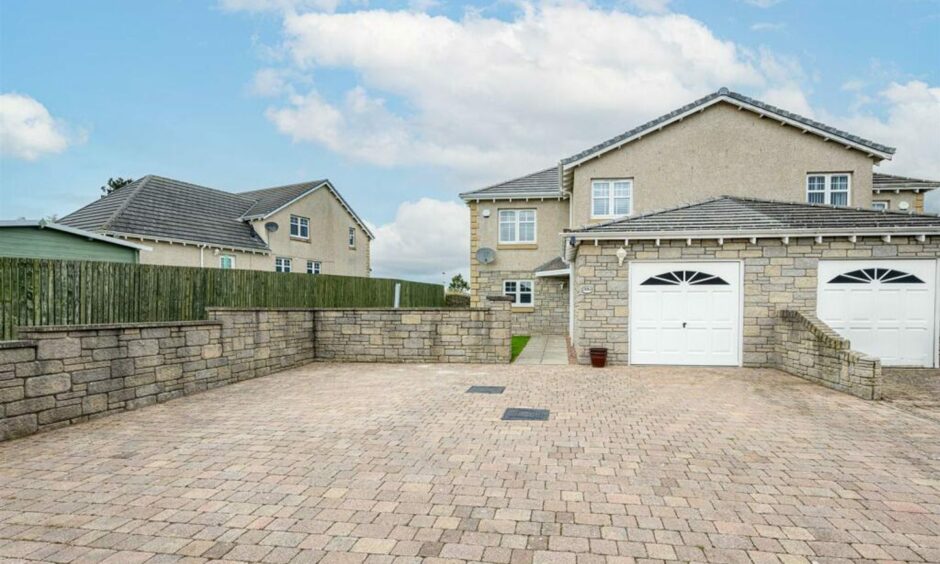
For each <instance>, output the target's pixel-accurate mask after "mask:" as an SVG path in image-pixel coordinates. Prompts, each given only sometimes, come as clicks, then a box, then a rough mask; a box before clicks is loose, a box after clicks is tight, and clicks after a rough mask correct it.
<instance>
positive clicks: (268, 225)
mask: <svg viewBox="0 0 940 564" xmlns="http://www.w3.org/2000/svg"><path fill="white" fill-rule="evenodd" d="M264 229H265V231H268V232H270V233H274V232H275V231H277V223H275V222H273V221H269V222H267V223H265V224H264Z"/></svg>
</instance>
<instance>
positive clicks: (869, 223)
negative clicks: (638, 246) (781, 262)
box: [572, 196, 940, 238]
mask: <svg viewBox="0 0 940 564" xmlns="http://www.w3.org/2000/svg"><path fill="white" fill-rule="evenodd" d="M851 231H856V232H857V234H859V235H861V234H864V233H879V234H880V233H892V232H898V231H903V232H908V233H921V232H929V233H940V217H937V216H935V215H924V214H909V213H900V212H889V211H875V210H863V209H858V208H844V207H837V206H829V205H822V204H803V203H793V202H778V201H773V200H758V199H752V198H738V197H733V196H721V197H719V198H712V199H709V200H705V201H703V202H699V203H695V204H688V205H685V206H680V207H676V208H671V209H668V210H664V211H657V212H652V213H647V214H643V215H638V216H634V217H628V218H624V219H620V220H615V221H609V222H606V223H602V224H599V225H594V226H590V227H585V228H582V229H575V230H572V233H574V234H575V235H579V234H583V235H584V236H585V238H591V237H592V236H599V235H601V236H603V235H617V236H618V237H620V236H626V235H629V236H631V237H638V236H643V235H650V234H660V233H661V234H666V235H673V236H685V235H691V234H698V235H705V234H712V235H713V236H718V235H722V236H733V235H741V236H745V235H750V234H755V233H779V234H781V235H786V234H793V233H813V234H821V233H824V232H851Z"/></svg>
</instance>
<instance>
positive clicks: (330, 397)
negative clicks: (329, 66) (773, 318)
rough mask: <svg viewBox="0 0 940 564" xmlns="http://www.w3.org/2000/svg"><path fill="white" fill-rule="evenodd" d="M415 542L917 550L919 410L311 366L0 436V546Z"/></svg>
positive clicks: (163, 549)
mask: <svg viewBox="0 0 940 564" xmlns="http://www.w3.org/2000/svg"><path fill="white" fill-rule="evenodd" d="M472 384H484V385H501V386H506V392H505V393H504V394H502V395H483V394H480V395H471V394H465V393H464V390H465V389H466V388H467V387H468V386H470V385H472ZM510 406H514V407H541V408H548V409H550V410H551V419H550V420H549V421H547V422H525V421H522V422H519V421H513V422H507V421H501V420H500V415H501V414H502V412H503V409H504V408H506V407H510ZM422 558H424V559H425V561H427V562H434V561H438V559H447V560H451V561H460V560H468V561H477V560H483V561H489V562H530V561H534V562H572V563H573V562H578V563H589V562H603V561H608V562H631V561H634V559H635V560H636V561H638V562H639V561H643V560H644V559H652V560H684V561H712V562H749V561H753V562H777V561H782V562H810V561H815V562H847V561H858V560H864V559H872V560H884V561H888V560H895V561H898V560H901V561H932V562H938V561H940V425H938V423H937V422H936V421H932V420H930V419H927V418H921V417H918V416H916V415H915V414H912V413H910V412H907V411H904V410H901V409H897V408H895V407H892V406H891V405H890V404H889V403H881V404H879V403H871V402H864V401H862V400H858V399H855V398H853V397H850V396H847V395H843V394H839V393H836V392H832V391H829V390H826V389H823V388H820V387H817V386H815V385H812V384H809V383H805V382H803V381H801V380H798V379H796V378H792V377H790V376H786V375H783V374H781V373H779V372H775V371H770V370H744V369H703V368H656V369H650V368H631V369H626V368H611V369H605V370H603V371H600V370H592V369H590V368H587V367H580V366H531V367H524V366H499V367H481V366H453V367H447V366H407V365H396V366H389V365H348V364H347V365H329V364H316V365H310V366H308V367H305V368H302V369H298V370H293V371H290V372H285V373H282V374H279V375H275V376H269V377H265V378H260V379H257V380H253V381H250V382H244V383H241V384H238V385H234V386H230V387H227V388H220V389H216V390H214V391H210V392H207V393H204V394H200V395H196V396H191V397H188V398H183V399H181V400H176V401H173V402H170V403H166V404H162V405H159V406H154V407H148V408H145V409H142V410H139V411H136V412H132V413H126V414H121V415H117V416H114V417H110V418H106V419H101V420H98V421H95V422H91V423H86V424H81V425H78V426H75V427H72V428H69V429H60V430H57V431H52V432H49V433H45V434H42V435H37V436H33V437H29V438H25V439H21V440H17V441H13V442H9V443H5V444H0V559H5V560H10V561H19V560H41V561H50V562H93V561H100V560H104V561H107V562H120V563H127V562H153V563H156V562H173V561H178V560H179V561H187V562H201V561H206V560H215V559H218V560H225V561H248V562H255V561H262V562H316V561H320V562H363V561H366V562H392V561H398V562H411V561H419V560H421V559H422Z"/></svg>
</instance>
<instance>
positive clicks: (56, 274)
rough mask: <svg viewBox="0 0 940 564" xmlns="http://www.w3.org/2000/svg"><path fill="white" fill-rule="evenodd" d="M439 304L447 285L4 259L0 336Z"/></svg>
mask: <svg viewBox="0 0 940 564" xmlns="http://www.w3.org/2000/svg"><path fill="white" fill-rule="evenodd" d="M396 283H400V284H401V296H400V304H399V305H400V306H401V307H442V306H443V305H444V288H443V287H442V286H440V285H438V284H425V283H421V282H409V281H405V280H392V279H385V278H359V277H354V276H332V275H329V274H316V275H312V274H299V273H290V274H288V273H278V272H261V271H257V270H221V269H217V268H189V267H177V266H155V265H143V264H126V263H114V262H90V261H64V260H40V259H20V258H0V340H6V339H12V338H14V337H15V328H16V327H17V326H26V325H76V324H86V323H121V322H135V321H188V320H196V319H205V318H206V307H212V306H215V307H391V306H392V305H394V304H393V302H394V299H395V297H394V296H395V284H396Z"/></svg>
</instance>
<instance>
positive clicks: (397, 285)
mask: <svg viewBox="0 0 940 564" xmlns="http://www.w3.org/2000/svg"><path fill="white" fill-rule="evenodd" d="M399 307H401V282H395V309H398V308H399Z"/></svg>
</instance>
